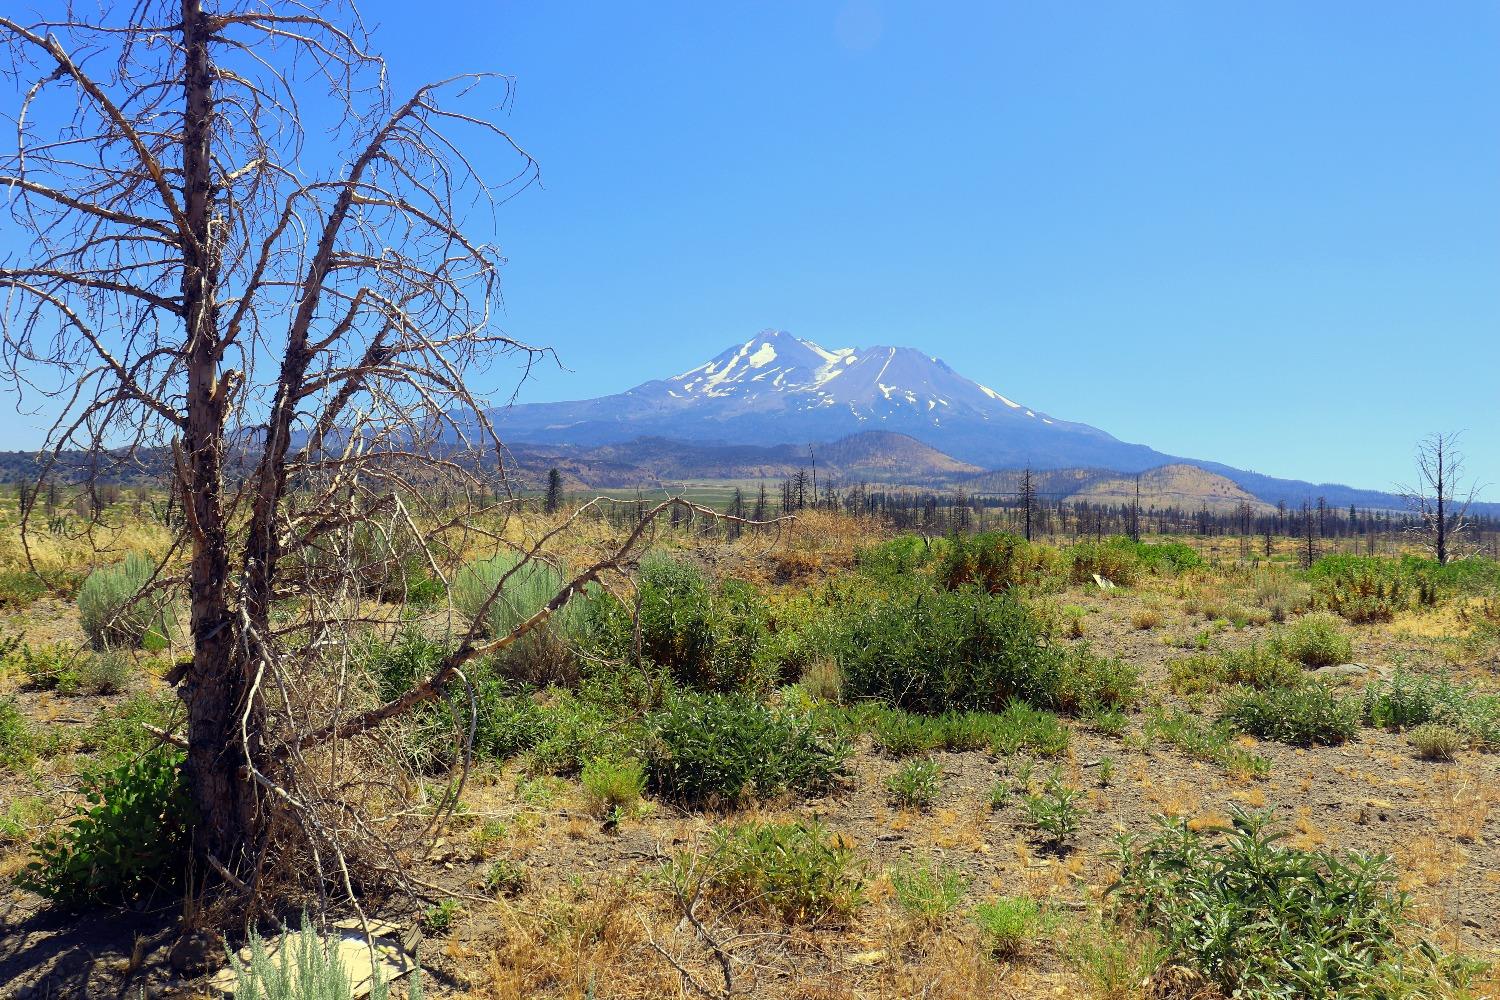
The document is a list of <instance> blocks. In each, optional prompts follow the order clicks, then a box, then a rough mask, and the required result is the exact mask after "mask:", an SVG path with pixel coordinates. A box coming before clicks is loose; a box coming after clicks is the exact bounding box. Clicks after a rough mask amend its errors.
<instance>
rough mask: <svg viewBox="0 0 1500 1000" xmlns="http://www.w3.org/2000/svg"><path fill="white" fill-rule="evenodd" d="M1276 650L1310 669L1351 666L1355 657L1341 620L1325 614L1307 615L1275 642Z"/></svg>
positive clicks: (1284, 630)
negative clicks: (1349, 664)
mask: <svg viewBox="0 0 1500 1000" xmlns="http://www.w3.org/2000/svg"><path fill="white" fill-rule="evenodd" d="M1271 646H1272V648H1273V649H1274V650H1275V651H1276V652H1278V653H1281V654H1282V655H1284V656H1286V657H1288V658H1289V659H1292V660H1295V661H1297V662H1298V663H1302V664H1305V665H1306V666H1309V667H1326V666H1331V665H1333V664H1335V663H1347V662H1348V661H1349V657H1350V656H1352V655H1353V647H1352V645H1351V643H1350V641H1349V637H1348V636H1347V635H1345V634H1344V630H1343V628H1342V626H1340V624H1339V619H1338V618H1337V617H1336V616H1334V615H1331V614H1328V613H1327V612H1324V611H1315V612H1313V613H1312V614H1307V615H1303V616H1302V617H1301V618H1298V619H1297V620H1296V621H1294V622H1292V624H1290V625H1288V626H1286V627H1285V628H1284V629H1282V630H1281V631H1280V632H1279V633H1277V634H1276V636H1274V637H1273V638H1272V640H1271Z"/></svg>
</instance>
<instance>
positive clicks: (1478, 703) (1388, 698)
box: [1364, 671, 1500, 750]
mask: <svg viewBox="0 0 1500 1000" xmlns="http://www.w3.org/2000/svg"><path fill="white" fill-rule="evenodd" d="M1364 701H1365V704H1364V717H1365V721H1366V722H1368V723H1369V724H1370V725H1372V726H1379V727H1381V728H1383V729H1393V730H1400V729H1412V728H1414V727H1418V726H1422V725H1426V724H1429V723H1431V724H1435V725H1441V726H1444V727H1447V728H1449V729H1453V730H1456V731H1457V732H1459V733H1461V734H1462V735H1463V737H1464V740H1465V742H1466V743H1472V744H1473V746H1474V748H1475V749H1476V750H1495V749H1500V696H1497V695H1482V694H1479V693H1477V692H1476V691H1475V690H1474V689H1473V688H1472V687H1469V686H1466V685H1460V684H1455V683H1454V682H1453V681H1451V680H1449V679H1448V678H1446V677H1428V676H1422V675H1418V674H1411V673H1407V672H1406V671H1397V672H1396V673H1395V674H1394V675H1393V676H1392V677H1391V678H1390V679H1389V680H1384V681H1375V682H1373V683H1371V684H1370V685H1368V686H1367V687H1366V688H1365V695H1364Z"/></svg>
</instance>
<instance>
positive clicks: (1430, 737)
mask: <svg viewBox="0 0 1500 1000" xmlns="http://www.w3.org/2000/svg"><path fill="white" fill-rule="evenodd" d="M1406 739H1407V741H1408V742H1409V743H1411V746H1412V749H1413V750H1415V751H1416V752H1417V756H1418V757H1421V758H1422V759H1423V760H1453V759H1454V758H1456V757H1457V756H1458V752H1459V751H1460V750H1462V749H1463V748H1464V745H1465V744H1467V743H1468V739H1467V738H1466V737H1465V736H1464V734H1463V733H1461V732H1459V731H1458V730H1457V729H1454V728H1453V727H1452V726H1445V725H1443V724H1442V723H1440V722H1424V723H1423V724H1422V725H1420V726H1418V727H1416V728H1415V729H1413V730H1412V731H1411V732H1410V733H1408V734H1407V737H1406Z"/></svg>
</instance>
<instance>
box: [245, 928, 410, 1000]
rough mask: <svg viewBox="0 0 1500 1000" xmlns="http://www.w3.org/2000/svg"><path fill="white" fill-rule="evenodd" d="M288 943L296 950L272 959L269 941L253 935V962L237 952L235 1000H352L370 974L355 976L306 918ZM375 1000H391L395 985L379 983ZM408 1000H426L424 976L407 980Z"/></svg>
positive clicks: (333, 943) (356, 972)
mask: <svg viewBox="0 0 1500 1000" xmlns="http://www.w3.org/2000/svg"><path fill="white" fill-rule="evenodd" d="M284 940H289V941H294V942H295V944H292V945H290V946H289V947H287V948H285V949H284V950H282V951H281V952H280V953H279V954H277V955H275V956H272V955H271V954H270V953H269V951H268V950H267V948H266V942H265V940H264V939H263V938H262V937H261V936H260V935H259V934H256V933H252V934H251V935H250V960H249V961H248V962H247V961H242V960H241V959H240V958H239V956H237V955H235V954H234V953H233V952H231V953H230V954H229V966H230V968H231V969H232V970H233V972H234V991H233V992H232V993H231V994H230V996H231V998H232V1000H353V997H354V984H355V982H357V981H361V980H363V979H365V978H366V977H367V976H368V974H369V967H368V965H366V966H364V967H363V968H361V969H357V970H350V969H349V968H347V967H346V966H345V964H344V959H343V958H342V957H341V955H340V954H339V946H338V942H337V939H333V940H328V941H325V940H324V939H323V938H322V937H321V936H320V935H319V934H318V932H317V930H316V929H314V927H313V925H312V922H311V921H310V920H309V919H308V918H307V914H305V913H304V914H303V915H302V932H301V933H300V934H297V935H296V936H295V937H290V938H287V939H284ZM367 996H369V997H370V1000H389V998H390V984H388V983H385V982H383V981H381V980H379V979H377V980H376V981H375V983H374V984H373V986H372V987H371V991H370V992H369V993H368V994H367ZM406 996H407V1000H422V972H421V970H420V969H416V970H413V971H412V972H411V974H410V976H409V978H408V980H407V987H406Z"/></svg>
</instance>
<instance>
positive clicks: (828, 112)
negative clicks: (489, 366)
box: [0, 0, 1500, 499]
mask: <svg viewBox="0 0 1500 1000" xmlns="http://www.w3.org/2000/svg"><path fill="white" fill-rule="evenodd" d="M31 6H35V5H34V4H32V5H31ZM361 9H362V10H363V12H364V15H365V17H366V19H367V21H369V22H372V23H375V24H377V25H379V29H378V30H377V32H376V35H375V39H376V43H377V46H378V47H379V48H380V49H381V50H382V51H383V52H384V54H385V55H386V57H387V59H388V60H389V62H390V66H391V73H392V80H393V82H394V84H395V87H396V89H397V90H398V91H402V90H405V89H409V88H410V87H411V86H413V85H415V84H416V83H418V82H421V81H423V80H425V79H428V78H434V77H442V76H447V75H449V74H451V73H454V72H458V71H462V70H474V69H484V70H497V71H501V72H504V73H507V74H511V75H513V76H514V77H515V79H516V92H515V101H514V105H513V107H512V108H511V109H510V110H509V111H508V112H506V113H505V115H504V119H503V121H504V124H505V127H506V128H507V129H508V130H509V131H510V132H511V133H512V134H513V135H514V136H515V138H516V139H517V140H518V141H519V142H520V143H521V144H522V145H523V146H525V147H526V148H527V149H528V150H529V151H530V152H531V153H532V154H534V155H535V156H536V158H537V159H538V160H539V161H540V164H541V178H542V185H541V186H540V187H533V188H531V189H529V190H527V191H525V192H523V193H522V194H521V195H520V196H519V197H517V198H516V199H514V200H513V201H511V202H510V203H508V204H507V205H505V206H504V207H503V208H502V209H501V210H500V211H499V213H498V215H497V216H496V219H497V224H498V233H497V236H498V239H499V241H500V242H501V244H502V245H503V247H504V249H505V252H506V255H507V257H508V258H509V264H508V265H507V267H506V269H505V273H504V288H505V312H504V314H503V315H502V316H501V317H500V323H501V325H502V326H503V328H504V329H505V330H506V331H507V332H508V333H510V334H511V335H512V336H515V337H516V338H518V339H521V340H524V341H527V342H531V343H536V344H543V345H547V346H550V347H552V348H554V349H555V350H556V351H557V353H558V355H559V357H560V359H561V361H562V362H563V364H564V365H566V367H567V369H568V370H566V371H562V370H558V369H557V368H556V367H555V366H554V367H550V368H549V367H546V366H544V368H543V370H541V371H539V372H537V373H536V374H535V375H534V377H533V378H532V379H531V380H530V381H529V382H528V383H527V384H526V385H525V386H523V387H522V389H521V395H520V399H521V400H523V401H530V400H550V399H568V398H582V397H588V396H595V395H601V394H605V393H609V392H616V391H620V390H623V389H626V388H629V387H630V386H633V385H635V384H637V383H639V382H642V381H645V380H647V379H650V378H655V377H663V376H667V375H671V374H675V373H677V372H679V371H683V370H685V369H688V368H691V367H693V366H695V365H697V364H699V363H701V362H702V361H704V360H706V359H707V358H709V357H710V356H712V355H714V354H716V353H718V352H719V351H720V350H722V349H723V348H724V347H726V346H728V345H729V344H731V343H736V342H740V341H744V340H746V339H748V338H749V337H750V336H752V335H753V334H754V333H755V332H756V331H758V330H760V329H763V328H767V327H777V328H783V329H787V330H790V331H792V332H793V333H795V334H797V335H799V336H802V337H806V338H808V339H811V340H814V341H817V342H819V343H821V344H823V345H824V346H827V347H837V346H868V345H873V344H897V345H909V346H913V347H918V348H920V349H922V350H924V351H926V352H928V353H931V354H935V355H937V356H939V357H941V358H943V359H944V360H945V361H947V362H948V363H949V364H950V365H952V366H953V367H954V368H955V369H956V370H958V371H959V372H961V373H963V374H965V375H968V376H969V377H971V378H974V379H976V380H978V381H980V382H983V383H985V384H987V385H990V386H992V387H994V388H995V389H997V390H999V391H1000V392H1003V393H1004V394H1006V395H1007V396H1010V397H1011V398H1013V399H1016V400H1019V401H1021V402H1023V403H1024V404H1026V405H1029V406H1032V407H1034V408H1036V409H1038V410H1043V411H1046V412H1049V413H1052V414H1055V415H1057V416H1060V417H1063V418H1065V419H1068V420H1077V421H1083V422H1086V423H1089V424H1093V425H1095V426H1097V427H1100V428H1103V429H1104V430H1107V431H1109V432H1110V433H1112V434H1114V435H1115V436H1117V437H1119V438H1121V439H1124V440H1127V441H1134V442H1141V443H1144V444H1148V445H1150V446H1152V447H1154V448H1157V449H1159V450H1161V451H1164V452H1168V453H1171V454H1177V455H1185V456H1192V457H1198V458H1205V459H1213V460H1216V461H1222V462H1226V463H1229V464H1231V465H1235V466H1239V467H1243V468H1250V469H1255V470H1257V471H1261V472H1266V473H1270V474H1273V475H1281V476H1289V477H1295V478H1301V479H1310V480H1314V481H1340V482H1348V483H1352V484H1355V485H1360V486H1366V487H1374V488H1388V487H1390V486H1391V485H1392V484H1393V483H1395V482H1398V481H1403V480H1407V479H1409V478H1410V470H1411V452H1412V448H1413V444H1414V442H1415V441H1416V440H1417V439H1418V438H1419V437H1421V436H1422V435H1423V434H1425V433H1428V432H1430V431H1436V430H1458V429H1463V430H1465V431H1466V433H1465V438H1464V441H1465V448H1466V451H1467V453H1468V455H1469V463H1470V466H1471V469H1472V470H1473V472H1474V473H1475V474H1476V475H1478V476H1479V477H1480V478H1482V479H1485V480H1487V481H1490V482H1496V481H1500V420H1497V417H1500V5H1497V4H1495V3H1493V2H1487V0H1486V2H1465V0H1458V2H1452V3H1445V4H1440V5H1412V4H1397V3H1391V2H1377V3H1353V2H1326V3H1316V4H1308V3H1300V2H1297V3H1292V2H1270V3H1262V4H1254V5H1250V4H1224V3H1218V4H1203V3H1196V2H1179V3H1174V2H1150V3H1147V2H1134V3H1126V4H1118V3H1110V4H1105V3H1078V4H1033V3H1011V2H1004V3H1001V2H975V3H958V2H953V3H941V4H933V3H915V2H911V3H897V2H879V0H826V2H824V0H797V2H792V0H784V2H767V3H712V4H704V3H688V2H680V3H678V2H670V3H655V4H645V5H626V4H603V3H517V2H472V0H451V2H444V3H418V4H413V3H408V2H404V0H403V2H396V0H370V2H367V3H364V4H362V5H361ZM484 226H485V227H486V228H487V226H488V220H487V219H486V220H484ZM486 235H487V234H486ZM8 409H9V407H7V410H8ZM36 441H37V435H36V433H35V431H34V430H32V429H30V428H28V427H27V426H26V422H25V421H19V422H18V421H17V420H15V419H14V418H13V417H12V416H11V415H10V414H9V413H7V415H6V418H5V420H3V421H0V447H3V448H20V447H27V446H34V445H35V444H36ZM1487 492H1488V495H1489V498H1491V499H1495V498H1497V497H1500V490H1496V489H1494V488H1492V489H1490V490H1489V491H1487Z"/></svg>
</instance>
